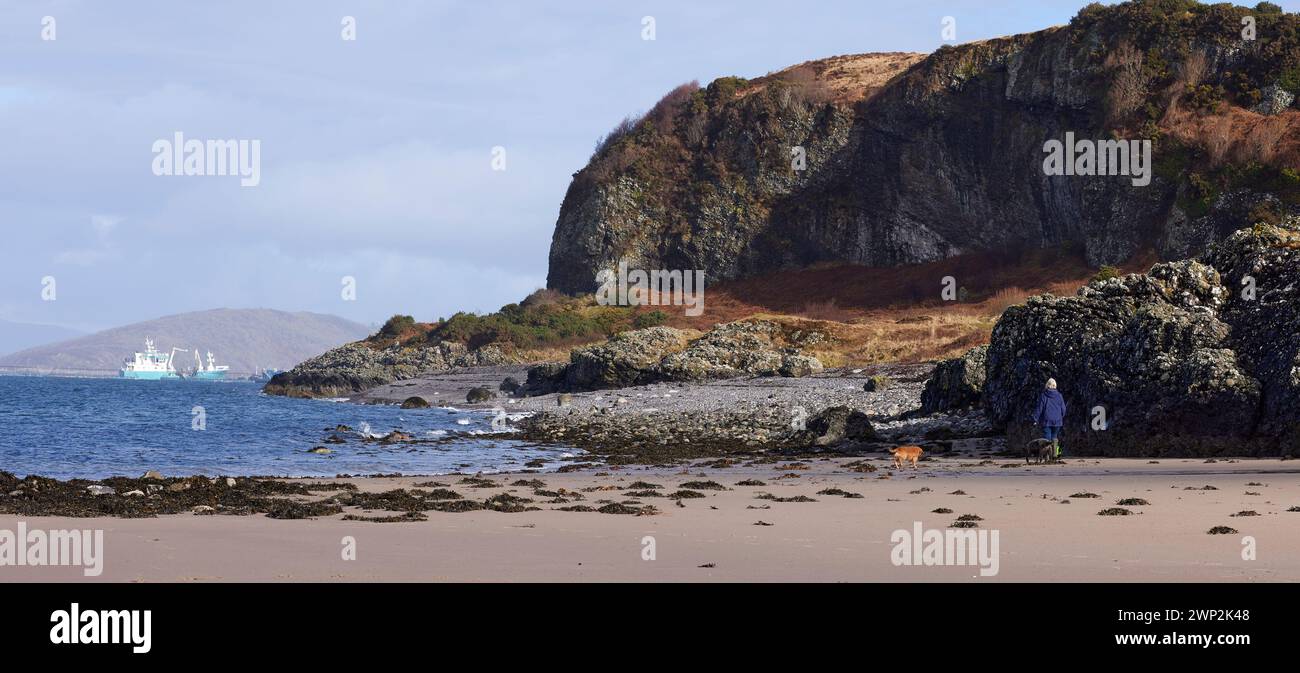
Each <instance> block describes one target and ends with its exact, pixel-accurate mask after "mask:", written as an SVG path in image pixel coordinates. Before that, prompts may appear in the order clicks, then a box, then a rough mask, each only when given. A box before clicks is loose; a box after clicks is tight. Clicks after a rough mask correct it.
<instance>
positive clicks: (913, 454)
mask: <svg viewBox="0 0 1300 673" xmlns="http://www.w3.org/2000/svg"><path fill="white" fill-rule="evenodd" d="M890 453H892V454H894V467H896V468H899V469H902V468H903V463H904V462H906V461H909V460H910V461H912V468H913V469H915V468H916V461H918V460H920V459H921V454H922V453H925V451H924V450H923V449H922V448H921V447H919V446H900V447H897V448H895V449H892V450H890Z"/></svg>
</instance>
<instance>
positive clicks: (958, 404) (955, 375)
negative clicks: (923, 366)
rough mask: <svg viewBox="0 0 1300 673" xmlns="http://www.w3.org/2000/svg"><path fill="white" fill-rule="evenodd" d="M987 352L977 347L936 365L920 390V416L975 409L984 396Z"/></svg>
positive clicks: (986, 348) (983, 347) (984, 347)
mask: <svg viewBox="0 0 1300 673" xmlns="http://www.w3.org/2000/svg"><path fill="white" fill-rule="evenodd" d="M988 352H989V347H988V346H977V347H975V348H972V349H970V350H969V351H966V353H965V354H964V355H962V356H961V357H958V358H952V359H951V360H944V361H943V362H940V363H939V364H938V365H936V366H935V368H934V373H933V374H931V375H930V378H929V380H927V381H926V382H925V388H924V389H922V390H921V413H924V414H933V413H936V412H940V411H950V410H953V409H962V408H968V407H974V406H978V405H979V404H980V403H981V402H982V401H983V400H982V398H983V396H984V377H985V369H986V365H987V363H988Z"/></svg>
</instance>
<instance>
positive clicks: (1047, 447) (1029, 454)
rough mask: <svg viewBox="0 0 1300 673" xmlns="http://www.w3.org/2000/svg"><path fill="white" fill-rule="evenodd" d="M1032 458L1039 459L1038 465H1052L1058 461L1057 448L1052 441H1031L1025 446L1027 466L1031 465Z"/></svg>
mask: <svg viewBox="0 0 1300 673" xmlns="http://www.w3.org/2000/svg"><path fill="white" fill-rule="evenodd" d="M1030 458H1037V459H1038V464H1039V465H1042V464H1043V463H1051V462H1055V461H1056V447H1055V446H1052V440H1050V439H1031V440H1029V442H1028V443H1026V444H1025V464H1026V465H1028V464H1029V459H1030Z"/></svg>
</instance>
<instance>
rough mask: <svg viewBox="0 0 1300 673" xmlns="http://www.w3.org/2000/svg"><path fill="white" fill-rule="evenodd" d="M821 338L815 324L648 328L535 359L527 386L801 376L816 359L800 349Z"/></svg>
mask: <svg viewBox="0 0 1300 673" xmlns="http://www.w3.org/2000/svg"><path fill="white" fill-rule="evenodd" d="M823 339H825V335H824V334H821V333H820V332H817V331H815V330H798V329H795V330H787V329H786V328H785V327H784V326H782V325H781V324H780V323H776V322H771V321H766V320H742V321H737V322H733V323H725V324H722V325H718V326H716V327H714V328H713V329H711V330H709V331H708V332H705V333H704V334H702V335H701V334H699V333H698V332H692V331H688V330H679V329H674V328H671V327H649V328H646V329H640V330H632V331H629V332H623V333H620V334H616V335H614V336H612V337H610V338H609V340H607V341H605V342H603V343H600V344H596V345H593V346H587V347H584V348H578V349H575V350H574V351H573V352H572V353H570V356H569V364H568V365H567V366H557V365H556V364H554V363H546V364H542V365H537V366H535V367H533V368H532V369H530V370H529V372H528V384H527V392H528V393H529V394H534V395H536V394H543V393H549V392H555V391H570V392H572V391H582V390H599V389H604V388H624V387H627V386H636V385H645V384H649V383H656V382H660V381H704V380H710V379H726V378H733V377H737V376H807V375H809V374H812V373H815V372H818V371H821V370H822V363H821V362H820V361H819V360H818V359H817V358H815V357H813V356H811V355H807V354H805V353H803V352H802V351H801V350H800V346H806V345H813V344H816V343H819V342H820V341H821V340H823Z"/></svg>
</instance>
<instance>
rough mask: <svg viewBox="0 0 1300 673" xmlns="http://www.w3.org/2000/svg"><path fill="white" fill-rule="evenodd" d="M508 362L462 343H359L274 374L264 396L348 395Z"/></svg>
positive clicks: (496, 352)
mask: <svg viewBox="0 0 1300 673" xmlns="http://www.w3.org/2000/svg"><path fill="white" fill-rule="evenodd" d="M510 361H511V360H510V358H509V357H507V356H506V355H505V354H504V353H503V352H502V351H501V349H499V348H498V347H496V346H493V345H488V346H484V347H482V348H477V349H472V350H471V349H469V348H467V347H465V345H464V344H460V343H455V342H449V341H443V342H439V343H436V344H419V345H393V346H388V347H386V348H381V347H379V346H377V345H375V344H373V343H370V342H366V341H359V342H356V343H351V344H348V345H346V346H342V347H339V348H335V349H334V350H331V351H327V352H326V353H324V354H322V355H319V356H317V357H314V358H312V359H310V360H307V361H306V362H303V363H302V364H300V365H298V366H297V367H294V368H293V369H291V370H289V371H287V372H283V373H280V374H276V375H275V376H274V377H273V378H272V379H271V381H270V382H269V383H267V384H266V388H265V392H266V393H267V394H268V395H284V396H287V397H347V396H349V395H352V394H354V393H358V392H363V391H365V390H369V389H370V388H374V387H375V386H381V385H384V384H387V383H392V382H393V381H400V380H404V379H410V378H414V377H416V376H419V375H421V374H429V373H434V372H445V371H447V370H449V369H453V368H457V367H475V366H481V365H500V364H505V363H507V362H510Z"/></svg>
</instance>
